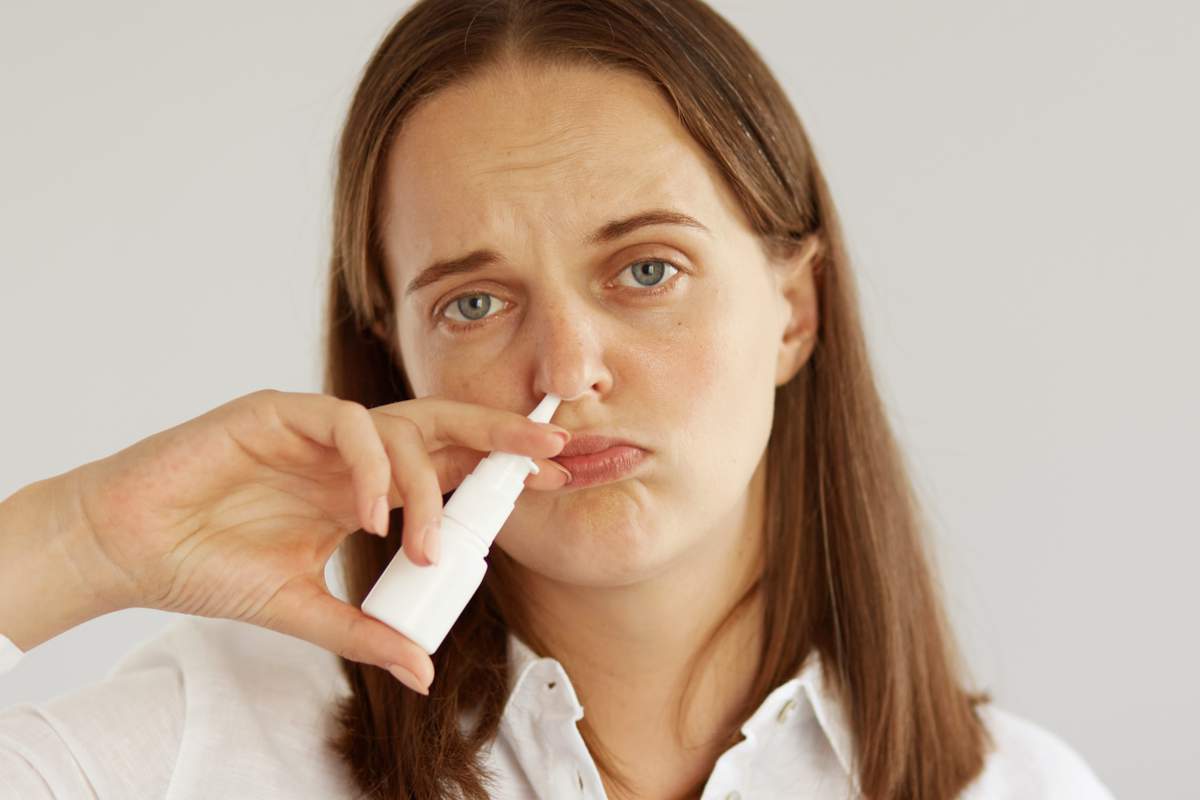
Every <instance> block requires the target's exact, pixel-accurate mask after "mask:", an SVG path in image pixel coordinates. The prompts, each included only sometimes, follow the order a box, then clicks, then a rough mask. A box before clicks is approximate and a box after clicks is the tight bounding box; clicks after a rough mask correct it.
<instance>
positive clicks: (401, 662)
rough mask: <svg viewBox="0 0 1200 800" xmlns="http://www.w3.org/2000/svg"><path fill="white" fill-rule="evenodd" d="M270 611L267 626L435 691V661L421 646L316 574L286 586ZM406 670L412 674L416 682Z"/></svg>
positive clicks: (425, 691)
mask: <svg viewBox="0 0 1200 800" xmlns="http://www.w3.org/2000/svg"><path fill="white" fill-rule="evenodd" d="M264 615H265V616H266V617H267V621H266V622H264V623H262V624H263V626H264V627H267V628H270V629H272V630H276V631H279V632H280V633H286V634H288V635H289V636H295V637H297V638H299V639H304V640H305V641H308V642H312V643H313V644H315V645H317V646H318V647H321V648H324V649H325V650H328V651H330V652H332V653H336V654H337V655H339V656H341V657H342V658H347V659H349V660H351V661H357V662H359V663H362V664H373V665H375V666H378V667H382V668H384V669H387V670H388V671H390V672H392V674H393V675H394V676H395V677H396V678H397V679H398V680H400V681H401V682H402V683H404V684H405V685H406V686H408V688H410V689H412V690H413V691H415V692H419V693H421V694H428V693H429V684H430V683H431V682H432V681H433V677H434V676H433V661H432V660H431V659H430V658H429V655H428V654H427V653H426V652H425V651H424V650H422V649H421V646H420V645H418V644H416V643H415V642H413V641H412V640H411V639H409V638H408V637H407V636H404V635H403V634H401V633H398V632H397V631H395V630H393V629H392V628H390V627H388V626H387V625H385V624H383V623H382V622H380V621H379V620H377V619H375V618H374V617H371V616H368V615H367V614H364V613H363V612H362V610H361V609H359V608H357V607H355V606H353V605H351V604H350V603H346V602H343V601H342V600H339V599H338V598H336V597H334V596H333V595H332V594H330V593H329V590H328V589H327V588H326V587H325V586H324V585H322V584H320V583H318V582H317V581H315V580H313V579H311V578H307V577H306V578H300V579H297V580H295V581H292V582H291V583H289V584H288V585H287V586H285V587H283V588H282V589H281V590H280V592H279V593H278V594H276V595H275V597H274V598H273V599H272V600H271V603H270V605H269V606H268V607H267V608H266V609H264ZM393 667H399V669H400V670H401V671H395V670H394V669H393ZM404 671H407V672H408V673H410V676H411V680H410V676H406V675H404V674H403V672H404Z"/></svg>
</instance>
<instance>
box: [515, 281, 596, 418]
mask: <svg viewBox="0 0 1200 800" xmlns="http://www.w3.org/2000/svg"><path fill="white" fill-rule="evenodd" d="M532 316H533V319H532V320H531V322H532V323H533V324H532V325H531V326H530V330H531V333H532V335H533V336H534V338H535V342H534V350H535V358H536V359H537V373H536V375H537V377H536V385H535V387H534V389H535V390H536V392H537V394H538V395H539V396H541V395H545V394H556V395H558V396H559V397H561V398H562V400H563V402H564V403H565V402H568V401H570V400H578V399H581V398H583V397H585V396H586V395H588V394H594V395H597V396H601V397H602V396H604V395H605V394H607V393H608V391H609V390H610V388H611V387H612V374H611V372H610V371H609V368H608V366H607V365H606V363H605V350H606V348H605V336H604V328H603V323H602V320H600V319H599V317H598V312H596V311H594V310H592V311H589V310H588V309H587V308H586V306H585V303H584V302H583V301H579V300H575V301H572V300H571V299H569V298H557V299H555V300H550V301H544V302H543V303H541V304H540V305H539V307H538V308H537V310H535V311H534V312H532Z"/></svg>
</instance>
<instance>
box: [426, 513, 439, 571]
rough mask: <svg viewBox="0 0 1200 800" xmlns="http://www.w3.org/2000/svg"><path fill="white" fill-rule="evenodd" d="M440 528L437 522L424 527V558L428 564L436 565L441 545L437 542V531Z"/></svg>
mask: <svg viewBox="0 0 1200 800" xmlns="http://www.w3.org/2000/svg"><path fill="white" fill-rule="evenodd" d="M440 527H441V525H440V524H439V522H438V520H434V521H433V522H431V523H429V524H428V525H426V526H425V558H426V559H428V560H429V563H430V564H436V563H437V560H438V554H439V553H440V552H441V550H440V548H441V545H440V543H439V542H438V530H439V528H440Z"/></svg>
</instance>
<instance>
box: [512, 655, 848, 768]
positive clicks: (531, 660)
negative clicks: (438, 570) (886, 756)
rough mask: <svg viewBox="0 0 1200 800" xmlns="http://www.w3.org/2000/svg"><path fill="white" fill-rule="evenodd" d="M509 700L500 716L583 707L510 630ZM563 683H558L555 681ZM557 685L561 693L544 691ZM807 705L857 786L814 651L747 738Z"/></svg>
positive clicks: (839, 708)
mask: <svg viewBox="0 0 1200 800" xmlns="http://www.w3.org/2000/svg"><path fill="white" fill-rule="evenodd" d="M508 662H509V673H508V701H507V703H506V704H505V708H504V716H509V715H512V714H517V713H521V712H526V713H530V714H533V715H535V716H540V717H541V718H543V719H546V718H556V719H570V720H579V719H582V718H583V706H582V705H581V704H580V703H579V698H578V697H577V696H576V694H575V687H574V686H573V685H572V684H571V680H570V678H568V677H567V673H566V670H565V669H563V666H562V664H561V663H560V662H559V661H558V660H557V659H555V658H549V657H539V656H538V655H537V654H536V653H535V652H533V650H532V649H531V648H530V647H529V645H527V644H526V643H525V642H524V641H522V640H521V639H520V638H519V637H518V636H517V635H516V634H514V633H512V632H511V631H510V632H509V634H508ZM558 684H561V685H558ZM547 688H551V689H553V688H558V689H560V690H561V691H550V692H547V691H545V690H546V689H547ZM805 709H808V710H810V711H811V713H812V714H813V715H814V716H815V717H816V720H817V723H818V724H819V725H820V728H821V731H822V733H824V735H825V738H826V740H827V741H828V742H829V746H830V748H831V749H832V750H833V753H834V755H835V756H836V757H837V760H838V764H839V765H840V766H841V768H842V770H843V771H844V772H845V773H846V775H847V776H848V777H849V778H850V780H851V782H852V783H853V784H854V786H855V788H856V789H857V788H858V779H857V774H858V770H857V769H856V768H855V763H854V746H853V745H854V739H853V735H852V733H851V730H850V727H849V725H848V724H847V719H846V714H845V709H844V707H843V705H842V703H841V700H840V698H839V697H838V694H837V692H836V690H835V688H834V685H833V683H832V682H831V681H830V679H829V677H828V675H827V674H826V671H825V665H824V662H823V660H822V659H821V656H820V653H818V652H817V651H815V650H814V651H812V652H811V653H810V654H809V656H808V658H807V659H806V660H805V661H804V663H803V664H802V665H801V667H800V669H799V670H798V671H797V672H796V675H795V677H793V678H791V679H790V680H788V681H787V682H785V683H782V684H780V685H779V686H777V687H775V688H774V689H773V690H771V692H770V694H768V695H767V697H766V699H765V700H763V702H762V704H761V705H760V706H759V707H758V709H757V710H756V711H755V712H754V713H753V714H751V715H750V718H749V719H748V720H746V722H745V723H743V724H742V728H741V731H742V733H743V734H744V735H745V736H746V739H747V740H754V741H758V740H761V739H762V738H764V735H765V734H766V733H767V732H768V731H769V730H770V729H772V727H773V726H775V725H777V724H778V723H779V722H780V721H784V720H785V719H786V717H787V716H788V715H793V714H798V713H804V710H805Z"/></svg>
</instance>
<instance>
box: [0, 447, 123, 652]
mask: <svg viewBox="0 0 1200 800" xmlns="http://www.w3.org/2000/svg"><path fill="white" fill-rule="evenodd" d="M77 481H78V473H77V472H76V471H74V470H72V471H70V472H65V473H63V474H61V475H56V476H54V477H52V478H47V479H45V480H41V481H37V482H36V483H32V484H30V485H28V486H26V487H24V488H22V489H20V490H18V491H17V492H16V493H15V494H13V495H11V496H10V497H8V498H7V499H5V500H3V501H2V502H0V633H4V634H5V635H6V636H8V638H9V639H11V640H12V642H13V643H14V644H15V645H16V646H17V647H19V648H21V649H22V650H25V651H28V650H31V649H33V648H34V647H36V646H37V645H39V644H41V643H42V642H45V641H47V640H49V639H52V638H54V637H55V636H57V635H59V634H60V633H63V632H65V631H67V630H69V629H71V628H73V627H75V626H76V625H80V624H82V623H84V622H86V621H87V620H89V619H93V618H95V617H99V616H102V615H104V614H107V613H109V612H111V611H117V610H119V609H121V608H125V607H128V606H129V605H131V604H129V603H126V602H124V600H123V599H122V598H121V596H120V594H119V593H117V592H114V591H108V590H106V589H104V588H103V586H102V583H101V582H100V581H98V578H99V577H100V576H101V575H103V574H104V572H105V569H104V567H103V566H102V565H100V564H96V565H95V566H94V567H92V566H89V564H91V563H92V561H94V560H95V559H93V558H92V557H91V556H90V555H89V554H95V553H97V552H98V551H99V548H98V547H97V544H96V542H95V539H94V536H93V535H92V532H91V529H90V527H89V525H88V524H87V520H86V518H85V516H84V514H83V513H82V509H81V507H80V504H79V498H78V495H77V491H76V486H77Z"/></svg>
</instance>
